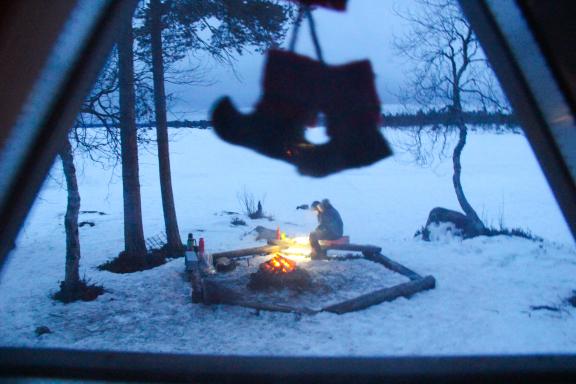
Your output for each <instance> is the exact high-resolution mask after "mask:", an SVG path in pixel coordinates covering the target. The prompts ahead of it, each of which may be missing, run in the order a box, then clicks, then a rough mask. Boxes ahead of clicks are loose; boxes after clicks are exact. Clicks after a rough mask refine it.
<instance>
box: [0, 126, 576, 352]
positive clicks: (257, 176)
mask: <svg viewBox="0 0 576 384" xmlns="http://www.w3.org/2000/svg"><path fill="white" fill-rule="evenodd" d="M313 134H314V135H317V134H318V132H316V131H314V133H313ZM386 135H387V136H388V137H393V138H395V142H396V141H398V140H399V139H402V134H400V133H398V132H391V131H387V132H386ZM172 136H173V140H174V141H173V142H172V144H171V150H172V167H173V184H174V194H175V198H176V207H177V211H178V219H179V224H180V230H181V232H182V233H181V234H182V237H183V238H185V235H186V234H187V233H188V232H194V233H195V235H196V236H197V237H198V236H203V237H204V238H205V239H206V245H207V248H208V250H209V251H212V252H215V251H221V250H227V249H232V248H236V247H244V246H253V245H256V244H259V243H257V242H255V240H254V237H253V235H252V234H247V232H248V231H249V230H251V229H252V228H253V227H255V226H256V225H264V226H267V227H270V228H276V226H280V227H281V228H282V230H284V231H286V232H287V233H288V234H289V235H303V234H306V233H307V232H309V231H310V230H311V229H313V228H314V226H315V217H314V216H313V215H312V214H311V213H310V212H307V211H302V210H296V209H295V208H296V206H298V205H300V204H309V203H310V202H312V201H313V200H317V199H321V198H324V197H327V198H330V199H331V201H332V202H333V204H334V205H335V206H336V207H337V208H338V209H339V211H340V213H341V214H342V216H343V218H344V223H345V233H346V234H347V235H349V236H350V237H351V239H352V241H353V242H355V243H368V244H375V245H379V246H381V247H382V248H383V253H384V254H385V255H387V256H388V257H390V258H392V259H394V260H397V261H399V262H401V263H403V264H404V265H406V266H408V267H409V268H412V269H414V270H415V271H417V272H419V273H420V274H422V275H428V274H430V275H433V276H434V277H435V278H436V280H437V288H436V289H434V290H431V291H426V292H423V293H420V294H417V295H416V296H414V297H413V298H411V299H409V300H407V299H398V300H396V301H394V302H390V303H384V304H381V305H378V306H374V307H371V308H369V309H367V310H364V311H361V312H356V313H350V314H346V315H340V316H339V315H333V314H328V313H322V314H319V315H315V316H303V317H296V316H295V315H292V314H281V313H270V312H261V313H259V314H257V313H255V311H254V310H249V309H245V308H237V307H229V306H213V307H205V306H202V305H193V304H192V303H191V302H190V286H189V283H187V282H186V281H185V279H184V274H183V270H184V262H183V260H182V259H176V260H174V261H171V262H169V263H167V264H165V265H163V266H160V267H158V268H155V269H153V270H149V271H144V272H139V273H134V274H129V275H116V274H112V273H109V272H101V271H97V270H96V269H95V267H96V266H97V265H99V264H101V263H102V262H104V261H106V260H108V259H110V258H112V257H114V256H116V255H117V254H118V252H119V251H120V250H122V248H123V232H122V191H121V181H120V179H119V177H118V174H119V172H120V170H119V169H117V170H116V171H115V175H114V174H113V173H114V172H113V170H111V169H110V168H106V167H102V166H100V165H97V164H94V163H91V162H89V161H87V160H86V159H80V158H79V159H78V160H77V162H78V168H79V177H80V193H81V196H82V210H85V211H101V212H105V214H104V215H100V214H98V213H83V214H81V217H80V220H81V221H92V222H94V223H95V226H94V227H90V226H84V227H82V228H81V229H80V236H81V242H82V260H81V273H83V274H85V275H86V277H87V278H89V279H90V280H92V281H93V282H97V283H100V284H103V285H104V287H105V288H106V290H107V292H106V293H105V294H104V295H103V296H101V297H99V298H98V299H97V300H96V301H94V302H88V303H85V302H79V303H73V304H68V305H64V304H61V303H58V302H54V301H53V300H51V299H50V297H49V295H50V293H52V292H54V291H55V290H56V289H57V287H58V282H59V280H60V279H62V278H63V272H64V245H65V244H64V239H65V237H64V229H63V215H64V212H65V204H66V199H65V191H64V190H63V188H62V175H61V171H60V165H59V164H58V163H57V164H56V165H55V167H54V171H53V173H52V177H51V178H50V179H49V180H48V181H47V182H46V184H45V186H44V188H43V190H42V192H41V194H40V195H39V197H38V200H37V202H36V204H35V206H34V209H33V212H32V214H31V215H30V217H29V219H28V222H27V224H26V226H25V228H24V229H23V230H22V232H21V234H20V237H19V239H18V241H17V247H16V249H15V251H14V252H13V253H12V255H11V257H10V259H9V260H8V262H7V264H6V265H5V268H4V269H3V271H2V273H1V275H0V344H1V345H6V346H35V347H66V348H78V349H104V350H109V349H118V350H133V351H155V352H183V353H208V354H241V355H255V354H257V355H330V356H338V355H355V356H383V355H439V354H440V355H452V354H476V353H479V354H502V353H504V354H506V353H535V352H544V353H548V352H569V353H573V352H575V351H576V326H575V320H576V319H575V315H576V309H575V308H573V307H570V306H569V305H568V304H566V303H565V301H564V300H565V298H566V297H568V296H569V295H570V294H571V292H572V290H573V289H576V282H575V281H574V276H576V249H575V247H574V242H573V240H572V238H571V235H570V233H569V231H568V229H567V227H566V224H565V223H564V221H563V219H562V216H561V213H560V211H559V209H558V207H557V205H556V203H555V201H554V199H553V197H552V194H551V192H550V190H549V187H548V186H547V184H546V182H545V180H544V177H543V175H542V173H541V171H540V169H539V167H538V165H537V163H536V160H535V159H534V157H533V155H532V152H531V150H530V148H529V146H528V144H527V142H526V140H525V138H524V137H523V136H521V135H512V134H505V135H496V134H489V133H472V134H470V136H469V140H468V144H467V146H466V148H465V149H464V154H463V167H464V171H463V185H464V189H465V191H466V192H467V194H468V197H469V200H470V201H471V203H472V205H473V206H475V207H476V208H477V210H478V212H479V214H480V215H481V216H482V217H483V219H484V220H485V221H486V222H487V223H488V224H492V225H494V226H498V225H499V223H500V222H504V224H505V225H506V226H507V227H510V228H512V227H522V228H524V229H527V230H530V231H532V232H533V233H534V234H537V235H539V236H541V237H543V238H544V239H545V241H544V242H535V241H528V240H524V239H520V238H505V237H493V238H484V237H483V238H476V239H472V240H466V241H460V240H457V239H449V238H445V239H441V240H440V241H438V242H433V243H426V242H422V241H420V240H418V239H414V238H413V234H414V232H415V230H416V229H418V228H419V227H420V226H422V225H423V224H424V222H425V221H426V217H427V214H428V212H429V211H430V209H431V208H433V207H435V206H443V207H447V208H453V209H456V208H457V207H458V205H457V202H456V198H455V196H454V192H453V189H452V184H451V175H452V174H451V163H450V162H449V161H447V162H442V163H436V164H434V165H433V166H432V167H429V168H419V167H417V166H416V165H414V164H413V163H411V162H410V161H409V160H410V158H409V157H408V156H407V155H405V154H402V153H399V154H398V155H397V156H395V157H394V158H393V159H387V160H384V161H382V162H380V163H378V164H376V165H374V166H372V167H369V168H365V169H359V170H351V171H347V172H343V173H341V174H337V175H334V176H331V177H328V178H325V179H321V180H315V179H310V178H304V177H300V176H299V175H298V174H297V173H296V172H295V170H294V169H293V168H292V167H291V166H289V165H287V164H284V163H281V162H279V161H274V160H270V159H266V158H263V157H261V156H259V155H257V154H255V153H252V152H250V151H248V150H244V149H242V148H239V147H233V146H230V145H228V144H225V143H223V142H221V141H219V140H218V139H217V138H216V137H215V135H214V134H213V132H211V131H209V130H202V131H201V130H172ZM157 173H158V171H157V162H156V159H155V154H154V151H153V150H152V149H148V150H142V151H141V185H142V198H143V210H144V212H143V214H144V222H145V232H146V236H153V235H156V234H158V233H160V232H162V231H163V219H162V211H161V202H160V189H159V185H158V182H157V180H158V177H157ZM244 190H246V191H248V192H250V193H253V194H254V195H255V197H256V198H263V205H264V210H265V211H266V212H267V213H269V214H270V215H272V216H273V217H274V221H271V222H269V221H266V220H262V221H250V220H249V219H247V218H246V217H243V216H242V215H241V214H239V215H229V214H227V213H225V212H224V211H235V212H241V207H240V204H239V202H238V199H237V195H238V193H241V192H242V191H244ZM236 216H238V217H240V218H242V219H244V220H246V221H247V222H248V226H247V227H241V226H240V227H234V226H232V225H230V221H231V219H232V218H233V217H236ZM200 231H202V232H200ZM534 306H549V307H551V308H555V309H557V310H554V311H551V310H546V309H540V310H537V309H534V308H531V307H534ZM39 326H47V327H48V328H50V330H51V331H52V333H50V334H45V335H42V336H37V335H36V334H35V329H36V327H39Z"/></svg>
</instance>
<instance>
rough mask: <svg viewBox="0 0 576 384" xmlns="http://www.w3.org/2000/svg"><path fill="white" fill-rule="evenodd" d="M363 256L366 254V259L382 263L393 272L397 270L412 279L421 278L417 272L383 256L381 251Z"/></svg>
mask: <svg viewBox="0 0 576 384" xmlns="http://www.w3.org/2000/svg"><path fill="white" fill-rule="evenodd" d="M365 256H366V259H367V260H370V261H373V262H375V263H378V264H382V265H383V266H385V267H386V268H388V269H390V270H391V271H394V272H397V273H399V274H401V275H404V276H406V277H407V278H409V279H410V280H412V281H415V280H420V279H422V276H420V275H419V274H417V273H416V272H414V271H413V270H411V269H408V268H406V267H405V266H403V265H402V264H400V263H397V262H395V261H394V260H391V259H389V258H387V257H386V256H384V255H383V254H381V253H373V254H368V255H365Z"/></svg>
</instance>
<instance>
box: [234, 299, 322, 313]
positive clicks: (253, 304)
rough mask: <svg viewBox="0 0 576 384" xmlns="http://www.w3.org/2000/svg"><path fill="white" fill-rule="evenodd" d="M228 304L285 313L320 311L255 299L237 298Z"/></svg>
mask: <svg viewBox="0 0 576 384" xmlns="http://www.w3.org/2000/svg"><path fill="white" fill-rule="evenodd" d="M227 304H230V305H239V306H242V307H247V308H253V309H258V310H262V311H275V312H285V313H301V314H303V315H314V314H316V313H318V312H320V311H315V310H313V309H310V308H307V307H291V306H289V305H281V304H272V303H261V302H257V301H247V300H238V301H234V302H230V303H227Z"/></svg>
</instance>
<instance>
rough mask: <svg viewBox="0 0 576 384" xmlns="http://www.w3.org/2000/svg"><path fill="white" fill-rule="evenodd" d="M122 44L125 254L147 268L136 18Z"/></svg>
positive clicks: (121, 121)
mask: <svg viewBox="0 0 576 384" xmlns="http://www.w3.org/2000/svg"><path fill="white" fill-rule="evenodd" d="M124 26H125V30H124V31H123V33H122V34H121V36H120V38H119V41H118V79H119V80H118V82H119V101H120V138H121V140H120V142H121V155H122V186H123V194H124V253H123V254H121V255H122V256H121V257H123V258H124V259H125V260H126V261H127V262H128V263H129V264H131V265H132V266H145V265H146V242H145V239H144V227H143V223H142V201H141V197H140V179H139V166H138V142H137V132H136V116H135V111H136V97H135V94H134V54H133V44H134V39H133V33H132V16H131V15H130V19H128V20H126V22H125V23H124Z"/></svg>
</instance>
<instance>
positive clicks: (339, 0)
mask: <svg viewBox="0 0 576 384" xmlns="http://www.w3.org/2000/svg"><path fill="white" fill-rule="evenodd" d="M293 1H294V2H296V3H300V4H303V5H308V6H318V7H324V8H330V9H335V10H337V11H344V10H346V3H347V2H348V0H293Z"/></svg>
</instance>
